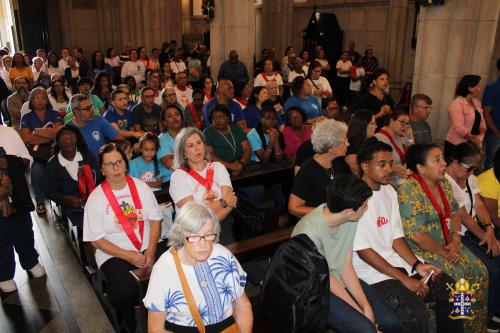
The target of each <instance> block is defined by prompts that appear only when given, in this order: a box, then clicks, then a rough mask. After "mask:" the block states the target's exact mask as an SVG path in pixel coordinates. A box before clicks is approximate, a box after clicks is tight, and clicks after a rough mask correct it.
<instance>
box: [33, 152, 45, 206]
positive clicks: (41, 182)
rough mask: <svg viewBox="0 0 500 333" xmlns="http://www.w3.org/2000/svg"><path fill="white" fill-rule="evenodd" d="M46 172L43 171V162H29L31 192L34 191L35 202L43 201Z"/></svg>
mask: <svg viewBox="0 0 500 333" xmlns="http://www.w3.org/2000/svg"><path fill="white" fill-rule="evenodd" d="M46 180H47V172H46V171H45V164H43V163H40V162H36V161H35V162H33V163H32V164H31V185H32V186H33V192H35V200H36V203H37V204H39V203H44V202H45V188H47V181H46Z"/></svg>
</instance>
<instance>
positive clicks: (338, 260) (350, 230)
mask: <svg viewBox="0 0 500 333" xmlns="http://www.w3.org/2000/svg"><path fill="white" fill-rule="evenodd" d="M325 207H326V204H322V205H319V206H318V207H317V208H315V209H314V210H313V211H312V212H310V213H309V214H307V215H306V216H304V217H303V218H301V219H300V221H299V222H298V223H297V225H296V226H295V228H293V232H292V237H293V236H295V235H298V234H306V235H307V236H308V237H309V238H310V239H311V240H312V241H313V242H314V244H315V245H316V248H317V249H318V251H319V253H321V254H322V255H323V256H324V257H325V259H326V261H327V263H328V269H329V270H330V274H331V275H332V276H334V277H335V278H336V279H337V280H338V281H339V283H340V284H342V285H344V283H343V282H342V279H341V277H340V275H341V274H342V273H343V272H344V268H345V264H346V258H347V255H348V254H349V253H351V252H352V247H353V243H354V235H355V234H356V228H357V226H358V224H357V222H346V223H343V224H341V225H339V226H336V227H334V228H332V227H330V226H328V225H327V224H326V222H325V219H324V217H323V208H325Z"/></svg>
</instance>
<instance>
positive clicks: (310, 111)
mask: <svg viewBox="0 0 500 333" xmlns="http://www.w3.org/2000/svg"><path fill="white" fill-rule="evenodd" d="M290 84H291V89H292V92H293V96H291V97H289V98H288V99H287V100H286V102H285V105H284V108H285V111H286V113H288V110H290V109H292V108H293V109H297V108H300V109H302V110H304V113H305V115H306V120H307V121H308V122H309V123H311V124H312V123H314V122H315V121H317V120H319V119H321V118H322V113H321V103H320V102H319V101H318V99H317V98H316V97H314V96H313V94H312V91H313V90H312V84H311V81H309V80H308V79H305V78H303V77H302V76H297V77H296V78H295V79H294V80H293V82H291V83H290Z"/></svg>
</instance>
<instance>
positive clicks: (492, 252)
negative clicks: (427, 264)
mask: <svg viewBox="0 0 500 333" xmlns="http://www.w3.org/2000/svg"><path fill="white" fill-rule="evenodd" d="M445 156H446V163H447V164H448V165H447V167H446V179H448V181H449V182H450V184H451V187H452V188H453V196H454V197H455V200H457V203H458V205H459V207H460V208H459V214H460V217H461V219H462V222H463V224H462V229H461V230H460V233H461V235H462V243H463V244H464V245H465V247H466V248H467V249H469V250H470V251H471V252H472V253H474V254H475V255H476V256H477V257H478V258H479V259H480V260H481V261H482V263H483V264H484V265H485V266H486V268H487V269H488V274H489V285H488V331H489V330H494V329H495V328H496V325H495V320H494V319H493V317H494V316H495V314H500V288H498V281H500V257H499V256H498V255H499V254H500V244H499V242H498V240H497V238H496V237H495V230H494V229H495V227H494V226H493V224H492V223H491V218H490V215H489V213H488V210H487V209H486V206H485V205H484V202H483V200H482V199H481V196H480V195H479V188H478V186H477V177H476V176H475V175H474V171H475V170H477V169H478V168H479V166H480V164H481V160H482V156H481V152H480V151H479V150H478V149H477V148H476V147H475V146H474V145H473V144H472V143H469V142H468V143H465V142H464V143H461V144H459V145H457V149H456V150H455V153H454V155H452V156H450V155H449V152H448V151H447V152H445ZM495 319H496V320H500V318H498V317H497V318H495Z"/></svg>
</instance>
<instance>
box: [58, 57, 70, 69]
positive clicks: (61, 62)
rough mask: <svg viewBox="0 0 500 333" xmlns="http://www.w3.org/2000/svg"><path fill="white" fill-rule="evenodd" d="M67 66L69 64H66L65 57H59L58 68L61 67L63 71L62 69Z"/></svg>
mask: <svg viewBox="0 0 500 333" xmlns="http://www.w3.org/2000/svg"><path fill="white" fill-rule="evenodd" d="M68 66H69V65H68V62H67V61H66V59H62V58H61V59H59V67H60V68H62V69H63V71H64V69H65V68H66V67H68Z"/></svg>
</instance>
